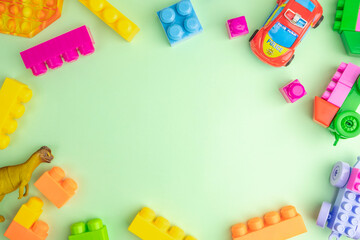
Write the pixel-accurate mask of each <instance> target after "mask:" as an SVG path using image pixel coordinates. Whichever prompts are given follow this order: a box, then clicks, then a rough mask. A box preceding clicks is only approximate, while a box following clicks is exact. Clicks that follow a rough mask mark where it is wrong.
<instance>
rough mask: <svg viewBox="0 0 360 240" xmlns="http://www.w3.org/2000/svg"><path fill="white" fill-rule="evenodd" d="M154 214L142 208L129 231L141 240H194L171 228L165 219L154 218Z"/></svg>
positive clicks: (175, 227)
mask: <svg viewBox="0 0 360 240" xmlns="http://www.w3.org/2000/svg"><path fill="white" fill-rule="evenodd" d="M155 216H156V215H155V212H154V211H153V210H151V209H150V208H147V207H144V208H143V209H141V211H140V212H139V213H138V214H137V215H136V217H135V219H134V220H133V221H132V223H131V225H130V227H129V231H130V232H132V233H133V234H135V235H136V236H138V237H139V238H141V239H142V240H160V239H161V240H182V239H183V240H196V238H194V237H192V236H186V237H185V233H184V231H183V230H182V229H181V228H179V227H177V226H171V227H170V223H169V221H168V220H167V219H165V218H163V217H156V218H155Z"/></svg>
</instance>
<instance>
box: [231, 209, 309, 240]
mask: <svg viewBox="0 0 360 240" xmlns="http://www.w3.org/2000/svg"><path fill="white" fill-rule="evenodd" d="M231 232H232V239H233V240H285V239H289V238H292V237H295V236H297V235H299V234H302V233H305V232H306V227H305V224H304V221H303V219H302V217H301V215H300V214H298V213H297V212H296V209H295V207H293V206H286V207H283V208H281V210H280V213H279V212H269V213H267V214H265V215H264V218H258V217H257V218H252V219H250V220H249V221H248V222H247V225H246V224H244V223H239V224H236V225H234V226H232V228H231Z"/></svg>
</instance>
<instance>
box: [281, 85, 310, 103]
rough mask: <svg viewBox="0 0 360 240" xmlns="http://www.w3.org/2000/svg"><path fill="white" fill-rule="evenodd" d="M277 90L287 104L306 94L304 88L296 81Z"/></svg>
mask: <svg viewBox="0 0 360 240" xmlns="http://www.w3.org/2000/svg"><path fill="white" fill-rule="evenodd" d="M279 90H280V92H281V94H282V95H283V97H284V98H285V100H286V102H288V103H294V102H296V101H297V100H299V99H300V98H302V97H303V96H305V95H306V94H307V93H306V91H305V88H304V86H303V85H302V84H301V83H300V82H299V80H297V79H296V80H294V81H292V82H290V83H289V84H286V85H285V86H283V87H282V88H280V89H279Z"/></svg>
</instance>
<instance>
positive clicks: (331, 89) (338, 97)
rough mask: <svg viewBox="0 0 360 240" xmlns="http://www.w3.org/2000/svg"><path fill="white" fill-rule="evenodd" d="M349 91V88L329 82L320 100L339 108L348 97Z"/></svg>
mask: <svg viewBox="0 0 360 240" xmlns="http://www.w3.org/2000/svg"><path fill="white" fill-rule="evenodd" d="M350 90H351V88H350V87H348V86H347V85H345V84H342V83H340V82H337V83H336V82H333V81H331V82H330V84H329V85H328V87H327V88H326V91H325V92H324V94H323V95H322V97H321V98H322V99H324V100H326V101H328V102H330V103H332V104H334V105H335V106H337V107H341V106H342V104H343V103H344V101H345V99H346V98H347V96H348V95H349V93H350Z"/></svg>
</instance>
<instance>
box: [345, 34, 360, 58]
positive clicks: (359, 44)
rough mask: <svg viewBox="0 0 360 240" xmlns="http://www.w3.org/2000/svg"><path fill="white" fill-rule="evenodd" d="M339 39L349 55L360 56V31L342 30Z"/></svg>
mask: <svg viewBox="0 0 360 240" xmlns="http://www.w3.org/2000/svg"><path fill="white" fill-rule="evenodd" d="M341 39H342V40H343V43H344V46H345V49H346V52H347V53H348V54H349V55H350V56H355V57H360V32H352V31H343V32H342V33H341Z"/></svg>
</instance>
